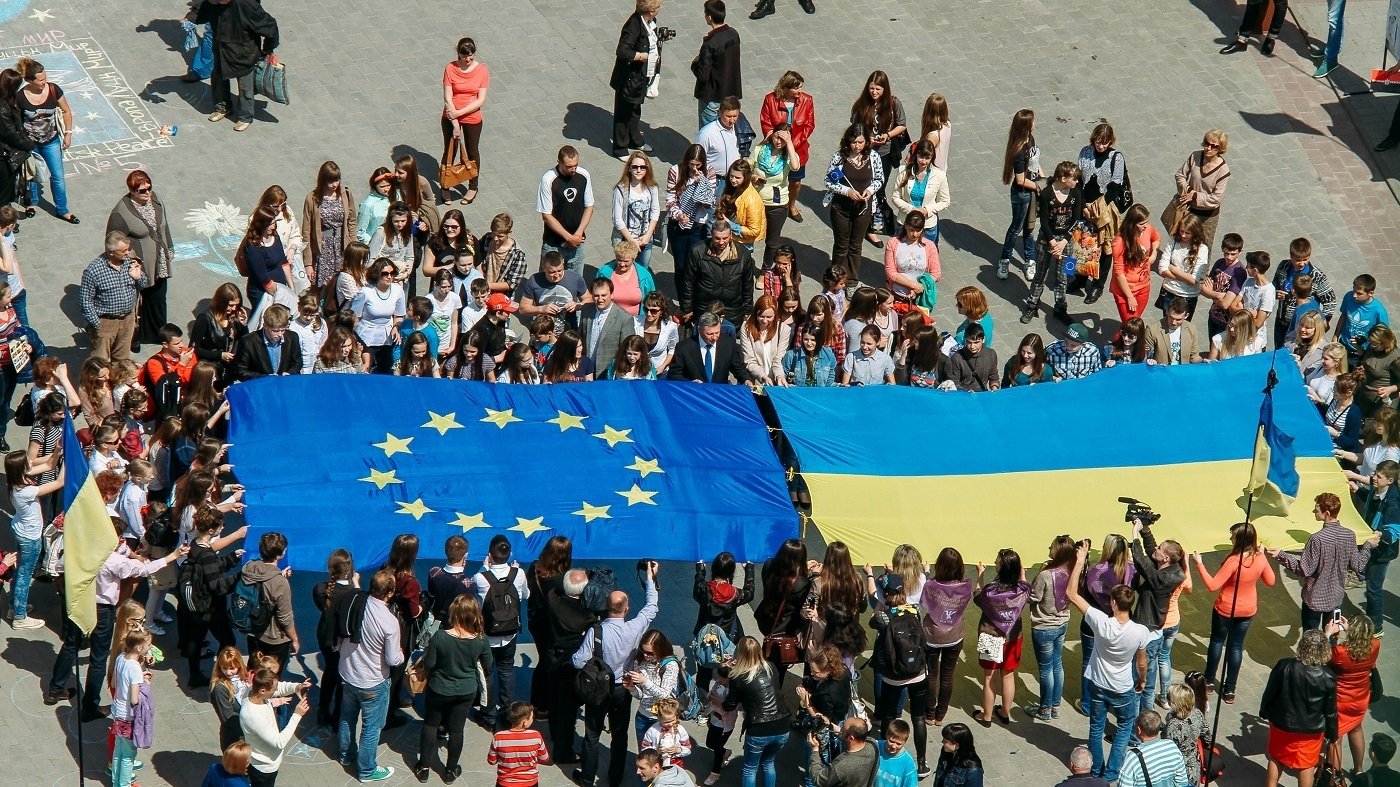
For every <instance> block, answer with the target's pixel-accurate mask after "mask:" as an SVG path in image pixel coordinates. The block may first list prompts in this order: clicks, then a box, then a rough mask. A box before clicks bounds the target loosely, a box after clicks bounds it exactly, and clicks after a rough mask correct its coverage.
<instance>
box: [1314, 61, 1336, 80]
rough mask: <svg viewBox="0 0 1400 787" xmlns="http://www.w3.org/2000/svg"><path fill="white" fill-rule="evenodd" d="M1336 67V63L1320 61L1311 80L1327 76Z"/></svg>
mask: <svg viewBox="0 0 1400 787" xmlns="http://www.w3.org/2000/svg"><path fill="white" fill-rule="evenodd" d="M1336 67H1337V64H1336V63H1329V62H1327V61H1326V60H1324V61H1322V62H1321V63H1319V64H1318V66H1317V70H1316V71H1314V72H1313V79H1322V78H1324V77H1326V76H1327V75H1328V74H1330V73H1332V70H1333V69H1335V68H1336Z"/></svg>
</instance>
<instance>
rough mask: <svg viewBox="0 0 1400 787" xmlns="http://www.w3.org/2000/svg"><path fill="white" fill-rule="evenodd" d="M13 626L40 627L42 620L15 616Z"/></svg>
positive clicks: (19, 627) (18, 627) (42, 623)
mask: <svg viewBox="0 0 1400 787" xmlns="http://www.w3.org/2000/svg"><path fill="white" fill-rule="evenodd" d="M14 627H15V628H17V629H41V628H43V627H44V621H42V620H40V619H38V618H29V617H25V618H15V623H14Z"/></svg>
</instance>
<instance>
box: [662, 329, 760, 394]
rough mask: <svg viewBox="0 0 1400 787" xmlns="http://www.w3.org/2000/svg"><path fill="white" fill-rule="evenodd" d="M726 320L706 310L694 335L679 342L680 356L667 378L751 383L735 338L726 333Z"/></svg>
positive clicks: (678, 353) (673, 361) (677, 351)
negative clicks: (724, 328)
mask: <svg viewBox="0 0 1400 787" xmlns="http://www.w3.org/2000/svg"><path fill="white" fill-rule="evenodd" d="M723 322H724V320H723V319H722V318H721V317H720V316H719V315H718V314H714V313H712V312H705V313H704V314H702V315H700V319H698V320H696V321H695V326H696V328H697V331H696V333H695V335H694V336H692V337H691V338H689V339H686V340H685V341H683V342H681V343H680V344H678V345H676V357H675V358H674V359H673V360H672V361H671V368H670V371H669V372H668V373H667V375H666V377H667V379H670V380H690V381H691V382H693V383H727V382H729V378H730V377H733V378H734V382H736V383H747V382H749V372H748V370H747V369H745V368H744V359H743V358H742V357H741V356H740V355H739V345H738V344H737V343H736V342H735V341H734V337H732V336H725V335H724V331H723V330H722V328H721V326H722V325H723Z"/></svg>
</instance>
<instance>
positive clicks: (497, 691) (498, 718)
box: [486, 639, 519, 727]
mask: <svg viewBox="0 0 1400 787" xmlns="http://www.w3.org/2000/svg"><path fill="white" fill-rule="evenodd" d="M518 641H519V640H518V639H513V640H511V641H510V642H508V643H506V644H505V645H501V646H500V647H495V648H492V649H491V658H492V659H493V660H494V662H493V663H494V664H495V666H494V667H492V669H491V676H490V677H489V678H488V680H490V681H491V692H490V694H488V695H487V696H488V697H490V698H491V706H492V707H491V708H488V709H487V710H486V718H487V721H490V722H493V723H494V724H495V725H496V726H498V727H501V726H502V725H504V724H505V720H506V709H507V708H509V707H510V704H511V703H512V702H514V701H515V645H516V643H517V642H518Z"/></svg>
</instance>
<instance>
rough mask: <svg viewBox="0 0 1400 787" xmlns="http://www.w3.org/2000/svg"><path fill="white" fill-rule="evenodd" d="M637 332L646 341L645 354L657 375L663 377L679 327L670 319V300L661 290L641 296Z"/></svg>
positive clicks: (678, 334)
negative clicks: (640, 312)
mask: <svg viewBox="0 0 1400 787" xmlns="http://www.w3.org/2000/svg"><path fill="white" fill-rule="evenodd" d="M637 333H638V335H639V336H641V337H642V340H643V341H644V342H645V343H646V347H647V355H648V356H649V357H650V358H651V366H652V368H653V369H655V370H656V376H657V377H663V376H665V374H666V369H667V368H669V367H670V366H671V358H672V357H673V356H674V355H675V353H676V345H677V344H678V343H679V342H680V329H679V328H677V327H676V321H675V320H673V319H671V300H670V298H667V297H666V294H665V293H662V292H656V291H653V292H649V293H647V294H646V297H644V298H642V314H641V319H639V320H638V321H637Z"/></svg>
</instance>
